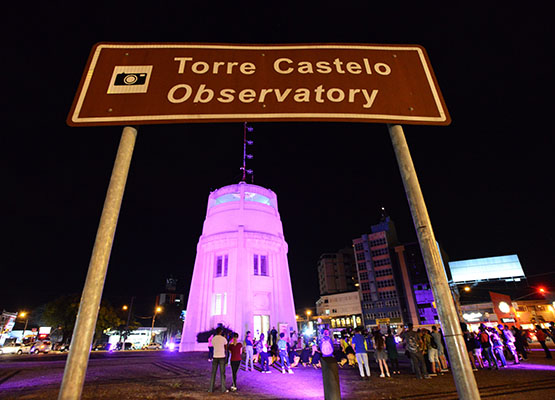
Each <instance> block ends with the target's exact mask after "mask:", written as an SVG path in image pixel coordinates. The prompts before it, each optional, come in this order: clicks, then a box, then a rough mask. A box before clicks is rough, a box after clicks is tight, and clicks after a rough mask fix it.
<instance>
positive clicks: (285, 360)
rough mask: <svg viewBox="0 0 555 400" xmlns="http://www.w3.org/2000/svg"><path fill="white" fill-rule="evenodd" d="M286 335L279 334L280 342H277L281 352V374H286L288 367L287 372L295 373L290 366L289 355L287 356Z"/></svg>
mask: <svg viewBox="0 0 555 400" xmlns="http://www.w3.org/2000/svg"><path fill="white" fill-rule="evenodd" d="M284 337H285V333H283V332H281V333H280V334H279V340H278V342H277V346H278V350H279V358H280V360H281V373H282V374H285V366H286V365H287V372H289V373H290V374H292V373H293V370H292V369H291V366H290V365H289V355H288V354H287V342H286V341H285V339H284Z"/></svg>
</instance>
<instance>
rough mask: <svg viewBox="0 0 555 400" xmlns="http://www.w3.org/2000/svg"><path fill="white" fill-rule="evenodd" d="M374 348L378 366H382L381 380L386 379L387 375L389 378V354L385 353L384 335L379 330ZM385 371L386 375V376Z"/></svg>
mask: <svg viewBox="0 0 555 400" xmlns="http://www.w3.org/2000/svg"><path fill="white" fill-rule="evenodd" d="M374 348H375V349H376V350H375V352H376V353H375V354H376V355H375V357H376V361H377V362H378V365H379V366H380V378H385V375H387V377H388V378H389V377H390V375H389V368H388V367H387V352H386V351H385V340H384V338H383V335H382V333H381V332H380V331H379V330H376V331H375V332H374ZM384 369H385V375H384Z"/></svg>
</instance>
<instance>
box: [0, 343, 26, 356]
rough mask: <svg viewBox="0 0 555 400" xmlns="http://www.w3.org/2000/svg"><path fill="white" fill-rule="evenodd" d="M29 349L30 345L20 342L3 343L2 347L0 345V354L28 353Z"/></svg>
mask: <svg viewBox="0 0 555 400" xmlns="http://www.w3.org/2000/svg"><path fill="white" fill-rule="evenodd" d="M30 350H31V345H28V344H27V345H26V344H21V343H9V344H4V346H3V347H0V354H23V353H27V354H28V353H29V352H30Z"/></svg>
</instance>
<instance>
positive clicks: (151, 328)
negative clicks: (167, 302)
mask: <svg viewBox="0 0 555 400" xmlns="http://www.w3.org/2000/svg"><path fill="white" fill-rule="evenodd" d="M159 312H162V307H156V309H155V310H154V315H153V316H152V326H151V327H150V343H152V330H153V329H154V321H156V314H158V313H159Z"/></svg>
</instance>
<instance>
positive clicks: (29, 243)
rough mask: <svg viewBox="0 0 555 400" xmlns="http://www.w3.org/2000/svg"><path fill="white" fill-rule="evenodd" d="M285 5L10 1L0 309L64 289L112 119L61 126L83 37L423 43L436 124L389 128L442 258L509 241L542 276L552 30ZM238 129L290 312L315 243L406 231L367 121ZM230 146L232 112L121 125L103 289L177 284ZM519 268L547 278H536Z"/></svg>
mask: <svg viewBox="0 0 555 400" xmlns="http://www.w3.org/2000/svg"><path fill="white" fill-rule="evenodd" d="M297 3H298V4H295V7H289V6H286V5H283V6H281V8H280V7H278V6H277V5H267V6H260V5H259V6H258V8H251V7H247V6H245V5H242V3H241V2H228V3H225V4H226V5H225V6H219V5H215V4H212V3H210V4H207V5H206V6H200V5H192V2H184V1H182V2H177V1H172V2H169V1H163V2H160V4H157V3H151V4H152V5H151V6H150V7H148V8H147V7H145V6H144V5H143V4H142V3H128V2H122V3H121V4H120V5H113V4H111V5H110V6H106V7H104V6H102V4H97V3H96V2H93V3H88V4H89V5H88V6H86V7H85V6H81V5H77V4H73V5H66V7H67V8H66V7H57V6H53V5H52V4H50V3H48V4H47V3H42V4H41V5H33V6H31V5H28V4H25V7H28V8H26V9H22V8H17V7H18V6H14V5H11V6H10V7H11V9H8V11H7V12H6V14H5V16H4V19H5V21H4V22H3V31H4V32H3V33H4V35H3V36H4V38H5V39H6V40H5V42H4V44H3V53H4V56H3V57H2V59H3V61H2V72H3V73H2V82H3V83H2V98H3V101H2V103H3V106H2V116H3V120H4V124H3V126H4V128H3V129H2V134H1V135H0V140H1V145H0V151H1V156H0V162H1V168H0V178H1V182H2V188H3V196H2V197H1V200H0V210H1V213H2V219H1V221H2V224H1V226H2V229H1V234H2V237H1V240H0V244H1V249H0V269H1V271H2V275H3V277H4V279H2V283H3V284H2V288H1V289H0V308H4V309H7V310H10V311H17V310H20V309H32V308H33V307H36V306H37V305H40V304H43V303H45V302H47V301H49V300H51V299H53V298H55V297H57V296H59V295H61V294H66V293H80V291H81V290H82V287H83V283H84V278H85V274H86V271H87V268H88V264H89V259H90V255H91V251H92V247H93V242H94V238H95V234H96V229H97V226H98V222H99V218H100V213H101V210H102V205H103V201H104V196H105V193H106V189H107V186H108V182H109V177H110V174H111V169H112V166H113V161H114V157H115V154H116V150H117V145H118V142H119V139H120V136H121V127H96V128H70V127H68V126H66V124H65V119H66V116H67V113H68V111H69V108H70V106H71V102H72V100H73V97H74V95H75V92H76V89H77V85H78V82H79V79H80V77H81V74H82V72H83V69H84V67H85V63H86V60H87V57H88V54H89V52H90V50H91V48H92V46H93V45H94V44H95V43H97V42H101V41H110V42H206V43H377V44H420V45H422V46H424V47H425V48H426V50H427V52H428V54H429V57H430V59H431V62H432V66H433V68H434V70H435V74H436V76H437V79H438V82H439V85H440V87H441V90H442V92H443V96H444V98H445V101H446V104H447V107H448V109H449V112H450V114H451V117H452V120H453V122H452V124H451V125H450V126H448V127H431V126H409V125H406V126H405V134H406V137H407V140H408V143H409V146H410V149H411V152H412V157H413V160H414V163H415V166H416V170H417V173H418V174H419V179H420V183H421V186H422V190H423V193H424V197H425V199H426V202H427V206H428V210H429V213H430V217H431V220H432V224H433V227H434V230H435V234H436V238H437V240H438V241H439V242H440V243H441V244H442V246H443V248H444V249H445V251H446V252H447V254H448V255H449V257H450V259H451V260H460V259H467V258H479V257H487V256H496V255H506V254H515V253H516V254H518V256H519V257H520V260H521V263H522V265H523V267H524V269H525V272H526V273H527V274H529V275H536V274H542V273H546V272H552V271H553V269H554V268H553V267H554V265H555V255H554V254H555V253H554V251H553V248H554V246H555V240H554V233H553V232H554V230H553V229H554V224H555V212H554V210H553V207H554V205H555V189H554V178H553V174H554V172H555V171H554V162H553V154H554V153H555V148H554V147H555V146H554V145H553V144H554V140H553V134H554V124H553V117H552V114H553V106H554V102H553V94H552V91H553V71H554V70H555V68H554V67H555V65H554V64H555V63H554V59H555V57H554V56H553V54H554V53H553V50H554V49H553V37H555V35H554V32H553V24H552V20H551V16H549V15H548V13H547V12H546V10H545V9H542V8H540V7H538V8H536V9H535V8H533V7H534V6H533V5H531V4H530V2H528V3H520V5H519V6H518V7H514V6H513V7H512V6H510V5H508V4H504V5H503V7H497V6H493V5H492V6H480V7H477V6H476V7H471V6H469V4H471V3H465V5H466V6H465V7H462V6H460V7H458V8H449V7H447V6H446V5H445V4H443V5H442V6H441V8H440V9H435V8H431V7H430V8H427V9H423V8H420V6H418V7H417V6H416V5H413V6H410V7H407V6H405V5H402V6H401V5H392V6H391V7H389V8H384V7H383V6H382V7H377V6H375V5H372V4H369V5H365V6H349V5H348V4H349V3H350V2H330V3H329V4H328V3H327V2H319V3H318V7H308V6H302V5H299V4H300V3H301V2H297ZM368 3H370V2H368ZM22 4H23V3H22ZM155 4H156V5H155ZM258 4H261V3H258ZM268 4H270V3H268ZM281 4H284V3H281ZM264 7H265V8H264ZM252 125H253V126H254V128H255V146H254V154H255V162H254V163H253V166H254V169H255V178H256V179H255V183H257V184H259V185H262V186H265V187H268V188H270V189H272V190H274V191H275V192H276V193H277V195H278V201H279V207H280V213H281V218H282V221H283V225H284V232H285V238H286V241H287V242H288V244H289V264H290V269H291V276H292V281H293V289H294V296H295V301H296V305H297V307H305V306H311V305H313V303H314V301H315V300H316V299H317V296H318V288H317V278H316V262H317V260H318V257H319V255H320V254H321V253H323V252H330V251H336V250H337V249H339V248H341V247H343V246H345V245H350V244H351V240H352V238H354V237H357V236H359V235H361V234H362V233H367V232H368V231H369V230H370V225H371V224H374V223H376V222H377V221H378V219H379V215H380V208H381V207H382V206H384V207H385V208H386V209H387V211H388V213H389V214H390V215H391V217H392V219H393V220H394V221H395V222H396V225H397V229H398V232H399V236H400V239H401V240H402V241H413V240H415V238H416V236H415V234H414V228H413V225H412V220H411V216H410V211H409V208H408V204H407V201H406V197H405V194H404V189H403V185H402V182H401V178H400V175H399V170H398V167H397V163H396V160H395V157H394V154H393V149H392V146H391V142H390V139H389V136H388V132H387V128H386V126H385V125H381V124H364V123H309V122H295V123H292V122H287V123H254V124H252ZM241 159H242V124H240V123H223V124H184V125H158V126H156V125H151V126H142V127H140V128H139V134H138V138H137V143H136V147H135V152H134V155H133V161H132V164H131V170H130V174H129V180H128V183H127V188H126V192H125V197H124V201H123V205H122V210H121V214H120V218H119V223H118V228H117V232H116V237H115V241H114V245H113V251H112V256H111V260H110V265H109V270H108V275H107V279H106V285H105V292H104V293H105V297H106V298H108V299H109V300H111V301H112V302H113V303H114V304H115V305H118V306H119V305H121V304H123V303H125V302H128V300H129V298H130V296H136V297H137V302H138V303H141V304H148V305H150V304H152V305H153V304H154V297H155V295H156V293H159V292H160V291H161V290H162V289H163V287H164V283H165V279H166V277H168V276H170V275H173V276H174V277H177V278H178V279H179V288H180V290H182V291H183V292H185V293H188V286H189V282H190V278H191V274H192V268H193V264H194V258H195V249H196V244H197V242H198V238H199V236H200V233H201V230H202V223H203V220H204V216H205V211H206V201H207V197H208V195H209V193H210V191H211V190H213V189H216V188H218V187H221V186H224V185H227V184H232V183H237V182H238V181H239V177H240V175H239V174H240V171H239V167H240V166H241ZM536 279H537V282H540V281H541V282H542V283H544V284H547V285H548V286H549V285H550V284H551V282H552V281H553V275H542V276H540V277H538V278H536ZM531 281H532V282H535V281H534V280H533V279H531ZM145 312H146V311H145Z"/></svg>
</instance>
